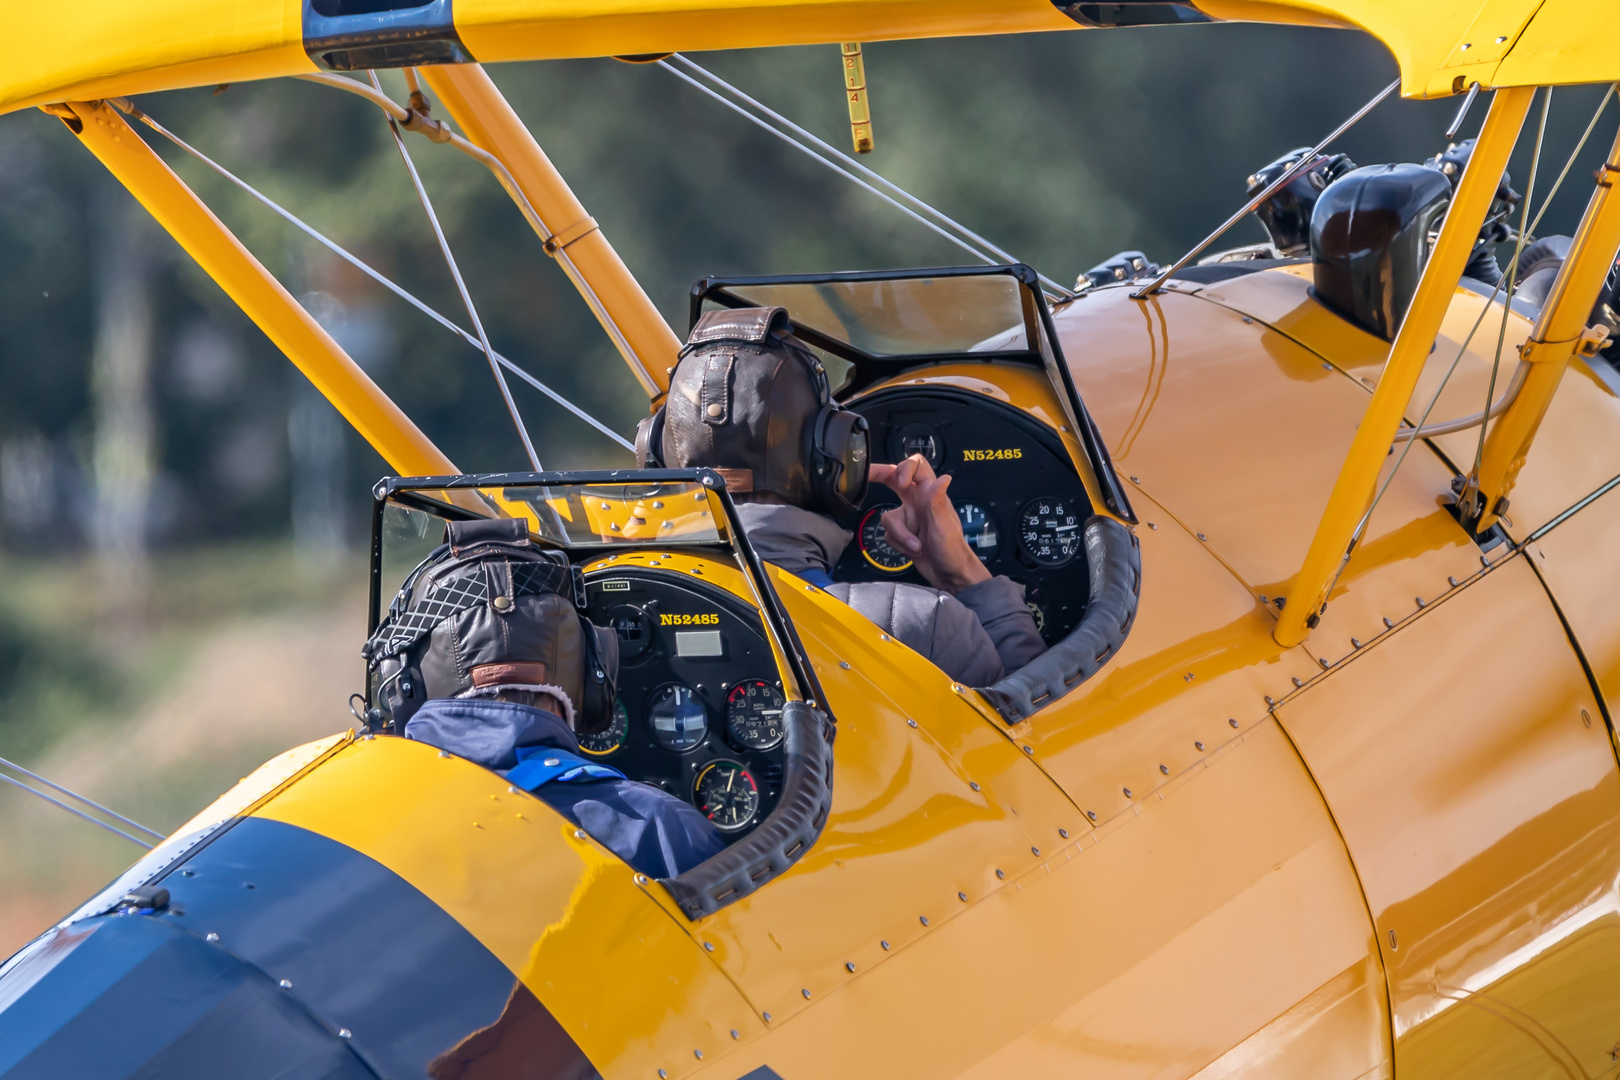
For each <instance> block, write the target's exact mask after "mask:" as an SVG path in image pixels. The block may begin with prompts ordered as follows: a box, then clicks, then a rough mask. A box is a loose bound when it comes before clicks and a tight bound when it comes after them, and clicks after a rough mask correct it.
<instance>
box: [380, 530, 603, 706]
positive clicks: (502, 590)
mask: <svg viewBox="0 0 1620 1080" xmlns="http://www.w3.org/2000/svg"><path fill="white" fill-rule="evenodd" d="M447 533H448V535H447V543H445V544H444V545H442V546H441V547H439V548H438V549H437V550H435V551H434V552H433V553H432V554H431V555H429V556H428V558H427V559H426V560H424V561H423V563H422V564H421V565H420V566H418V567H417V568H416V569H415V570H413V571H412V572H411V573H410V575H409V576H407V577H406V579H405V583H404V585H403V586H402V587H401V588H400V591H399V594H398V595H397V596H396V597H395V598H394V601H393V603H392V604H390V605H389V608H388V615H387V617H386V618H384V619H383V620H382V622H381V623H380V624H379V625H378V627H377V629H376V631H375V632H374V633H373V634H372V636H371V638H370V639H369V640H368V641H367V642H366V644H365V647H364V648H363V649H362V650H361V652H362V654H363V655H364V656H365V658H366V662H367V664H368V666H369V668H370V670H371V672H372V678H373V693H372V698H373V705H374V707H375V708H376V709H377V710H379V711H380V713H381V714H382V717H383V718H384V719H386V720H388V721H389V722H390V723H391V725H392V728H393V730H394V731H396V732H400V731H403V730H404V729H405V723H406V721H408V720H409V719H410V718H411V716H412V715H413V714H414V713H415V712H416V710H417V709H418V708H420V707H421V705H422V703H423V702H425V701H428V700H430V699H433V698H450V697H472V696H479V695H493V694H495V693H498V692H500V691H502V690H527V691H530V692H535V693H545V694H550V695H551V696H552V697H554V698H556V699H558V700H559V701H561V702H562V707H563V709H564V711H565V713H566V714H567V715H566V716H565V717H564V719H566V720H568V721H569V722H570V723H571V724H572V725H573V726H574V729H575V730H576V731H579V732H581V733H589V732H591V731H595V730H599V729H600V728H602V727H605V726H606V724H607V722H608V719H609V717H610V716H611V715H612V710H613V680H614V677H615V675H616V674H617V669H618V638H617V636H616V635H615V634H613V632H612V631H603V630H600V629H599V628H598V627H595V626H593V625H592V624H591V623H590V622H588V621H587V620H586V619H585V618H584V616H582V615H580V614H579V611H578V607H577V604H578V603H580V602H582V601H583V594H584V583H583V580H582V578H581V577H580V574H579V570H578V568H576V567H573V566H571V565H569V563H568V560H567V558H566V557H565V556H564V555H563V554H562V553H560V552H557V551H550V550H547V549H544V548H541V547H538V546H536V545H535V544H534V543H533V542H532V541H531V540H530V539H529V532H528V523H527V522H526V521H524V520H523V519H521V518H518V519H512V520H500V521H466V522H452V523H450V525H449V526H448V527H447Z"/></svg>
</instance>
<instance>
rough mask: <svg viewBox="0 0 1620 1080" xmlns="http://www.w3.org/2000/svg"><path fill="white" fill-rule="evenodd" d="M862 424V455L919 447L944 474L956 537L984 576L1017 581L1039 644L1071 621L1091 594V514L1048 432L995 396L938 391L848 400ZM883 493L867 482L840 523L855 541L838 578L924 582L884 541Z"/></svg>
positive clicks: (876, 456)
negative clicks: (868, 438) (865, 432)
mask: <svg viewBox="0 0 1620 1080" xmlns="http://www.w3.org/2000/svg"><path fill="white" fill-rule="evenodd" d="M850 407H851V408H852V409H854V410H855V411H856V412H859V413H860V414H861V415H862V416H864V417H866V419H867V422H868V423H869V424H870V425H871V429H872V460H873V461H877V462H885V463H890V464H892V463H895V462H899V461H902V460H904V459H905V458H907V457H909V456H910V455H912V454H922V455H923V457H925V458H927V459H928V462H929V464H930V465H932V466H933V468H934V471H935V472H936V473H939V474H941V475H946V474H948V475H950V476H951V478H952V479H951V489H950V495H951V501H952V502H953V503H954V504H955V506H956V514H957V517H958V518H960V519H961V522H962V533H963V535H964V536H965V537H966V538H967V542H968V545H969V546H970V547H972V548H973V550H974V552H975V553H976V554H977V555H978V556H979V559H980V561H981V562H983V563H984V565H985V567H986V568H987V569H989V571H990V572H991V573H992V574H1005V575H1007V576H1008V577H1010V578H1012V579H1013V580H1014V581H1016V582H1018V583H1019V584H1021V585H1023V586H1024V598H1025V600H1026V602H1027V603H1028V604H1029V607H1030V613H1031V614H1033V615H1034V616H1035V625H1036V626H1037V627H1038V628H1039V629H1040V631H1041V636H1042V637H1043V638H1044V639H1045V640H1046V642H1047V644H1052V643H1053V642H1055V641H1058V640H1059V639H1061V638H1062V637H1063V636H1065V635H1066V634H1068V632H1069V631H1070V630H1072V629H1074V627H1075V626H1076V625H1077V624H1078V623H1079V621H1080V616H1081V615H1082V614H1083V613H1084V611H1085V607H1086V602H1087V601H1088V600H1089V598H1090V578H1091V575H1090V572H1089V569H1088V567H1087V565H1086V560H1085V552H1084V548H1083V534H1084V531H1085V523H1086V519H1087V518H1089V517H1090V516H1091V514H1092V509H1091V502H1090V500H1089V499H1088V498H1087V496H1086V491H1085V487H1084V485H1083V484H1081V482H1080V477H1079V474H1078V473H1076V472H1075V469H1074V466H1073V464H1072V463H1071V462H1070V460H1069V457H1068V454H1067V452H1066V451H1065V450H1064V447H1063V443H1062V442H1061V441H1060V440H1059V438H1058V436H1057V434H1056V433H1055V432H1054V431H1052V430H1051V429H1050V428H1048V427H1046V426H1045V425H1044V424H1041V423H1040V422H1039V421H1037V420H1035V419H1033V418H1031V417H1030V416H1029V415H1028V414H1026V413H1024V412H1023V411H1022V410H1020V409H1016V408H1014V407H1012V406H1011V405H1008V404H1006V403H1005V402H1002V401H998V400H996V399H994V398H989V397H985V396H982V395H979V394H974V393H971V392H968V391H964V390H956V389H952V388H948V387H916V388H912V387H907V388H902V389H895V390H884V391H879V392H878V393H875V394H873V395H871V396H870V397H867V398H864V399H861V400H858V401H855V402H853V403H851V405H850ZM899 502H900V500H899V499H898V498H897V497H896V496H895V494H894V492H892V491H890V490H889V489H888V488H886V487H884V486H882V485H881V484H873V485H871V486H870V487H869V488H868V490H867V493H866V500H865V502H864V503H863V504H862V506H861V508H860V510H859V511H858V512H857V513H856V514H854V515H853V516H850V517H846V518H844V519H842V520H840V522H839V524H840V525H842V526H843V527H844V528H846V529H849V530H850V531H851V532H853V533H854V534H855V540H854V542H853V543H851V544H850V546H849V549H848V550H847V551H845V553H844V555H843V557H842V558H841V559H840V560H839V564H838V566H837V567H835V568H834V570H833V577H834V578H836V579H837V580H839V581H893V580H898V581H909V582H913V583H915V584H918V585H926V584H927V582H926V581H925V580H924V579H923V577H922V575H921V574H919V573H918V572H917V569H916V567H915V566H913V565H912V563H911V560H910V559H908V558H907V557H906V556H905V554H904V553H902V552H900V551H897V550H896V549H895V548H894V547H893V546H892V545H890V544H889V543H888V541H887V540H886V539H885V536H884V530H883V514H884V513H885V512H886V511H888V510H892V509H893V508H894V507H896V506H898V505H899Z"/></svg>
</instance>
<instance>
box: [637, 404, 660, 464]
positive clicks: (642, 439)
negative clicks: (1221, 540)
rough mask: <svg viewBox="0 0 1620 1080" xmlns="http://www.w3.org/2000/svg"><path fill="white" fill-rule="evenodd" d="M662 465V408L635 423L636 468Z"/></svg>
mask: <svg viewBox="0 0 1620 1080" xmlns="http://www.w3.org/2000/svg"><path fill="white" fill-rule="evenodd" d="M663 467H664V408H663V406H659V408H658V411H657V412H655V413H653V414H652V415H651V416H649V417H647V418H646V419H644V420H642V421H641V423H639V424H637V425H636V468H638V469H662V468H663Z"/></svg>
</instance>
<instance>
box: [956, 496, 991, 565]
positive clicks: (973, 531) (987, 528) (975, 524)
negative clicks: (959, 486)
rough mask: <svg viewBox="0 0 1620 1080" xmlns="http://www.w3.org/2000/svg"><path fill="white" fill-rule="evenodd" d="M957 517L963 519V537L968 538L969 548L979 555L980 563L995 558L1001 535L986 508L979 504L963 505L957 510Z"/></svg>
mask: <svg viewBox="0 0 1620 1080" xmlns="http://www.w3.org/2000/svg"><path fill="white" fill-rule="evenodd" d="M956 516H957V517H959V518H961V519H962V535H963V536H965V537H967V542H968V547H970V548H972V549H973V552H974V554H976V555H978V557H979V561H980V562H989V561H990V560H991V559H993V558H995V556H996V548H997V547H999V546H1000V544H1001V533H999V532H997V531H996V523H995V522H993V521H991V520H990V515H989V514H986V513H985V512H984V507H982V506H980V505H979V504H978V503H962V504H961V505H960V506H958V507H957V508H956Z"/></svg>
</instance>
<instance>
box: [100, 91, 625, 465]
mask: <svg viewBox="0 0 1620 1080" xmlns="http://www.w3.org/2000/svg"><path fill="white" fill-rule="evenodd" d="M130 114H131V115H132V116H134V117H135V118H136V119H137V120H139V121H140V122H141V123H143V124H145V125H146V126H147V127H149V128H151V129H152V130H153V131H155V132H157V133H158V134H159V135H162V136H163V137H164V138H165V139H168V140H169V141H170V142H171V143H173V144H174V145H175V146H177V147H179V148H180V149H181V150H184V151H185V152H186V153H188V154H190V155H191V156H192V157H194V158H196V159H197V160H198V161H200V162H202V163H203V164H204V165H206V166H208V167H209V168H210V169H212V170H214V171H215V172H216V173H218V174H219V175H220V176H221V177H223V178H224V179H226V180H228V181H230V182H231V183H233V184H235V185H236V186H237V187H239V188H241V189H242V190H243V191H244V192H246V193H247V194H248V195H250V196H251V197H252V198H253V199H255V200H256V201H258V202H259V203H260V204H261V205H263V206H265V207H266V208H268V209H270V210H272V211H274V212H275V213H276V214H277V215H278V216H280V217H281V218H282V219H283V220H285V221H286V222H287V223H288V224H290V225H292V226H293V227H294V228H296V229H298V230H299V231H300V232H302V233H304V234H305V235H306V236H308V237H309V238H310V239H312V240H314V241H315V242H316V243H318V244H320V245H321V246H322V247H324V248H326V249H327V250H328V251H330V252H332V254H334V255H336V256H337V257H338V258H340V259H342V260H343V261H345V262H347V263H348V264H349V265H351V266H353V267H354V268H355V269H356V270H359V271H360V272H361V273H363V274H365V275H366V276H367V277H369V278H371V280H373V281H375V282H376V283H377V284H379V285H381V286H382V287H383V288H385V289H387V290H388V291H389V292H391V293H393V294H394V295H395V296H397V297H399V298H400V299H401V300H404V301H405V302H406V303H407V304H410V305H411V306H412V307H414V308H416V310H418V311H420V312H421V313H422V314H424V315H426V316H427V317H428V318H430V319H432V320H433V321H434V322H436V323H438V324H439V325H440V326H442V327H444V328H445V329H446V330H449V331H450V332H452V333H454V334H456V335H457V336H459V337H460V338H461V339H462V340H464V341H466V342H467V344H469V345H471V346H472V347H473V348H475V349H479V350H480V351H482V348H483V346H482V345H481V344H480V342H479V340H478V339H477V338H476V337H474V336H473V335H472V334H470V333H468V332H467V331H466V330H464V329H463V328H462V327H460V326H458V325H456V323H455V322H453V321H452V320H450V319H448V318H446V317H445V316H443V315H441V314H439V312H438V311H436V310H435V309H434V308H433V307H431V306H429V305H428V304H427V303H425V302H424V301H422V300H419V299H417V298H416V297H415V296H414V295H412V294H411V293H410V292H408V291H406V290H405V289H404V288H402V287H401V286H399V285H396V284H395V283H394V282H393V281H392V280H390V279H389V278H388V277H386V276H385V275H383V274H382V273H381V272H379V271H378V270H376V269H374V268H372V267H371V266H370V265H369V264H367V263H366V262H365V261H364V260H362V259H360V258H359V257H357V256H356V255H354V254H353V253H351V252H350V251H348V250H347V249H346V248H344V247H343V246H342V245H341V244H338V243H336V242H335V241H333V240H331V239H329V238H328V237H327V236H326V235H325V234H323V233H322V232H321V231H320V230H318V229H316V228H315V227H314V226H312V225H310V224H309V223H308V222H306V221H304V220H303V219H302V218H300V217H298V216H297V215H296V214H294V213H292V212H291V211H290V210H288V209H287V208H286V207H284V206H282V205H281V204H280V203H278V202H276V201H275V200H274V199H272V198H270V197H269V196H268V195H266V194H264V193H263V192H262V191H260V190H259V189H258V188H255V187H254V186H253V185H252V184H249V183H248V182H247V181H246V180H243V179H242V178H241V177H239V176H237V175H236V174H235V173H233V172H231V171H230V170H229V169H227V168H225V166H223V165H221V164H220V163H219V162H217V161H215V160H214V159H213V158H211V157H209V156H208V155H207V154H205V153H203V152H202V151H201V150H198V149H197V148H196V147H194V146H192V145H191V144H190V143H188V142H186V141H185V140H184V139H182V138H180V136H178V135H176V134H175V133H174V132H172V131H170V130H169V129H168V128H166V127H164V126H163V125H162V124H160V123H158V122H157V121H156V120H154V119H152V117H150V116H148V115H146V114H145V113H144V112H142V111H140V110H139V109H135V108H133V107H132V108H131V110H130ZM495 359H496V360H497V361H498V362H499V363H500V364H501V366H502V367H504V368H506V370H508V371H510V372H511V373H512V374H514V375H516V376H517V377H518V378H520V379H522V380H523V381H524V382H526V383H528V384H529V385H530V386H532V387H534V388H535V389H536V390H538V391H540V392H541V393H542V394H545V395H546V396H547V397H549V398H551V400H553V401H555V402H556V403H557V404H559V405H561V406H562V407H563V408H565V409H567V410H568V411H569V412H571V413H573V414H574V415H575V416H577V417H579V418H580V419H581V420H583V421H585V422H586V423H587V424H589V425H591V427H593V428H595V429H596V430H597V431H600V432H601V433H602V434H603V435H606V436H607V437H608V438H610V439H612V440H613V441H614V442H616V443H618V444H619V445H620V446H622V447H624V448H625V449H626V450H632V451H633V450H634V449H635V446H634V444H632V443H631V442H630V441H629V440H628V439H626V438H624V436H622V435H620V434H619V433H618V432H616V431H614V430H613V429H612V428H610V427H608V426H607V425H606V424H604V423H602V422H601V421H600V420H598V419H597V418H596V417H594V416H592V415H591V414H590V413H588V412H586V411H585V410H584V409H582V408H580V407H579V406H578V405H575V404H574V403H573V402H572V401H569V400H568V399H567V398H565V397H563V396H562V395H561V394H559V393H558V392H557V391H555V390H553V389H552V388H551V387H549V386H547V385H546V384H545V383H543V382H541V381H540V380H539V379H537V378H535V377H534V376H533V375H531V374H529V373H528V372H527V371H525V370H524V369H522V368H520V367H518V366H517V365H516V364H514V363H512V361H510V360H508V359H507V358H506V357H504V356H502V355H501V354H500V353H498V352H497V353H496V354H495Z"/></svg>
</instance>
